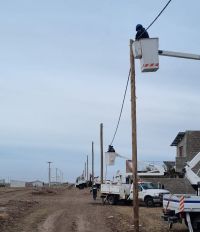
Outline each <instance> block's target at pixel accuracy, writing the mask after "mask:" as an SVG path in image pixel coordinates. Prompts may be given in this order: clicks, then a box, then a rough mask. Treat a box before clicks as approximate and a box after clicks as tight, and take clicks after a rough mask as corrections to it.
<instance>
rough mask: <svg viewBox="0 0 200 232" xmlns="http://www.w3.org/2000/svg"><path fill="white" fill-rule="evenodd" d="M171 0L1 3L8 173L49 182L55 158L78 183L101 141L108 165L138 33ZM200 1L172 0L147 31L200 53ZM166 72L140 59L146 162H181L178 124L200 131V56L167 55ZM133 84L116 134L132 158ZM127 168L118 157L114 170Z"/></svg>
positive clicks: (2, 142)
mask: <svg viewBox="0 0 200 232" xmlns="http://www.w3.org/2000/svg"><path fill="white" fill-rule="evenodd" d="M166 3H167V1H164V0H163V1H160V0H152V1H146V0H140V1H136V0H126V1H122V0H118V1H116V0H101V1H97V0H95V1H94V0H85V1H82V0H57V1H53V0H42V1H41V0H18V1H15V0H8V1H1V2H0V179H1V178H5V179H6V180H10V179H17V180H25V181H29V180H35V179H40V180H43V181H47V180H48V164H47V162H48V161H52V162H53V163H52V180H54V179H55V169H56V168H58V169H59V170H61V171H62V172H63V173H64V180H65V181H70V182H73V181H74V180H75V178H76V177H77V176H79V175H80V174H81V173H82V171H83V169H84V164H85V161H86V157H87V155H88V157H89V169H90V171H91V152H92V141H94V154H95V175H96V176H98V175H99V170H100V144H99V141H100V137H99V134H100V123H103V126H104V151H106V149H107V147H108V145H109V144H110V142H111V140H112V137H113V134H114V130H115V128H116V124H117V120H118V117H119V112H120V107H121V103H122V99H123V94H124V90H125V85H126V81H127V76H128V72H129V68H130V62H129V40H130V39H132V38H134V37H135V26H136V25H137V24H138V23H140V24H142V25H143V26H144V27H147V26H148V25H149V24H150V23H151V22H152V21H153V19H154V18H155V17H156V16H157V14H158V13H159V12H160V10H161V9H162V8H163V7H164V5H165V4H166ZM199 9H200V2H199V1H197V0H192V1H178V0H172V2H171V3H170V4H169V6H168V7H167V9H166V10H165V11H164V12H163V14H162V15H161V16H160V17H159V19H158V20H157V21H156V22H155V23H154V24H153V25H152V26H151V27H150V29H149V30H148V32H149V35H150V37H158V38H159V49H162V50H167V51H179V52H187V53H194V54H200V46H199V41H200V32H199V29H198V28H199V21H200V14H199ZM159 61H160V62H159V63H160V68H159V70H158V71H157V72H153V73H141V70H140V63H139V61H138V60H136V95H137V142H138V144H137V146H138V160H144V161H163V160H175V153H176V151H175V148H174V147H170V144H171V142H172V141H173V139H174V138H175V137H176V135H177V134H178V132H179V131H185V130H199V129H200V128H199V118H200V108H199V99H200V92H199V85H200V79H199V75H200V74H199V69H200V62H199V61H195V60H186V59H178V58H172V57H159ZM130 107H131V106H130V86H129V87H128V91H127V96H126V100H125V105H124V110H123V114H122V118H121V121H120V125H119V129H118V132H117V135H116V138H115V140H114V143H113V145H114V147H115V149H116V151H117V153H119V154H121V155H124V156H126V157H131V112H130ZM117 170H121V172H124V171H125V160H124V159H120V158H118V159H117V160H116V164H115V165H114V166H112V167H111V166H109V167H108V174H107V175H108V178H109V176H110V177H111V176H113V175H114V174H115V172H116V171H117Z"/></svg>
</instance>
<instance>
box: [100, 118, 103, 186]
mask: <svg viewBox="0 0 200 232" xmlns="http://www.w3.org/2000/svg"><path fill="white" fill-rule="evenodd" d="M100 151H101V167H100V170H101V184H103V123H101V124H100Z"/></svg>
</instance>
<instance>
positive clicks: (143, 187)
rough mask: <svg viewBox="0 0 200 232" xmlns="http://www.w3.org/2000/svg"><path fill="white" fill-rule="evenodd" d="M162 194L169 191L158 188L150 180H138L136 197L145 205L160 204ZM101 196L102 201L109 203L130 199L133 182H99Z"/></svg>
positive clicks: (131, 197) (131, 198)
mask: <svg viewBox="0 0 200 232" xmlns="http://www.w3.org/2000/svg"><path fill="white" fill-rule="evenodd" d="M164 194H169V191H168V190H165V189H159V188H158V187H157V186H156V185H155V184H153V183H151V182H146V181H140V182H138V198H139V200H140V201H141V202H144V203H145V204H146V206H147V207H153V206H154V205H155V204H160V205H161V204H162V202H163V195H164ZM101 198H102V202H103V203H105V202H108V204H111V205H113V204H116V203H117V202H119V201H132V200H133V184H126V183H122V182H121V181H118V182H110V183H106V184H101Z"/></svg>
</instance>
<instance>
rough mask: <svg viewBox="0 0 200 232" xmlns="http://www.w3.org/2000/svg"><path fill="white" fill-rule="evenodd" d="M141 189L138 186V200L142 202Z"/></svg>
mask: <svg viewBox="0 0 200 232" xmlns="http://www.w3.org/2000/svg"><path fill="white" fill-rule="evenodd" d="M142 190H143V189H142V187H141V186H140V185H138V199H139V200H142V199H143V192H142Z"/></svg>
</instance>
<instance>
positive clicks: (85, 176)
mask: <svg viewBox="0 0 200 232" xmlns="http://www.w3.org/2000/svg"><path fill="white" fill-rule="evenodd" d="M86 177H87V171H86V162H85V176H84V178H85V179H86Z"/></svg>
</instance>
